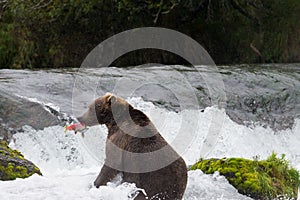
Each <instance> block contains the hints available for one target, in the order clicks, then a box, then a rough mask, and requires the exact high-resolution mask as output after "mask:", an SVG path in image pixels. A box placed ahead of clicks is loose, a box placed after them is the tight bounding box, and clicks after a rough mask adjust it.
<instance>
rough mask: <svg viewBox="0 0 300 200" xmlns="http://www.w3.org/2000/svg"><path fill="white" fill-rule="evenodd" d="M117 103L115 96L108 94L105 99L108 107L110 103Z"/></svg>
mask: <svg viewBox="0 0 300 200" xmlns="http://www.w3.org/2000/svg"><path fill="white" fill-rule="evenodd" d="M116 101H117V98H116V96H115V95H113V94H111V93H109V95H108V97H107V99H106V102H107V103H108V104H109V105H111V102H113V103H114V102H116Z"/></svg>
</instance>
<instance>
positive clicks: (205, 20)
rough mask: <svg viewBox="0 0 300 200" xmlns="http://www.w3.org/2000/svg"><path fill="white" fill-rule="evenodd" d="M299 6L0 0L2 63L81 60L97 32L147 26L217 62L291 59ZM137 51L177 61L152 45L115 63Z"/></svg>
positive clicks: (131, 60)
mask: <svg viewBox="0 0 300 200" xmlns="http://www.w3.org/2000/svg"><path fill="white" fill-rule="evenodd" d="M299 12H300V1H298V0H287V1H280V0H275V1H274V0H266V1H261V0H253V1H249V0H228V1H210V0H201V1H198V0H154V1H149V0H138V1H136V0H109V1H108V0H106V1H105V0H103V1H96V0H91V1H80V0H62V1H60V0H33V1H31V0H9V1H0V28H1V29H0V36H1V38H0V45H1V46H0V58H1V61H0V67H1V68H9V67H13V68H28V67H67V66H70V67H79V66H80V64H81V62H82V61H83V59H84V58H85V56H86V55H87V54H88V52H90V51H91V50H92V49H93V48H94V47H95V46H96V45H97V44H99V43H100V42H102V41H103V40H105V39H107V38H108V37H110V36H112V35H114V34H116V33H119V32H122V31H125V30H128V29H132V28H137V27H145V26H157V27H166V28H171V29H175V30H178V31H181V32H183V33H185V34H187V35H189V36H191V37H192V38H194V39H195V40H196V41H198V42H199V43H200V44H201V45H203V46H204V47H205V48H206V49H207V50H208V52H209V53H210V55H211V56H212V57H213V59H214V60H215V61H216V62H217V63H241V62H295V61H300V55H299V51H300V45H299V42H300V23H299V21H300V15H299V14H298V13H299ZM142 58H147V59H150V60H151V59H153V58H154V60H155V62H158V61H159V62H161V63H172V64H173V63H181V62H182V59H180V58H176V57H174V56H170V55H169V54H167V53H166V52H158V53H153V52H152V51H151V52H139V53H132V54H130V55H128V56H127V58H126V59H121V60H120V61H118V62H116V63H115V64H117V65H119V66H126V65H133V64H138V63H140V64H141V63H143V62H149V61H148V60H147V59H146V60H145V59H142ZM157 60H158V61H157ZM150 62H151V61H150Z"/></svg>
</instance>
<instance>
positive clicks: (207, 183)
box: [0, 98, 300, 200]
mask: <svg viewBox="0 0 300 200" xmlns="http://www.w3.org/2000/svg"><path fill="white" fill-rule="evenodd" d="M128 101H129V102H130V103H131V104H132V105H133V106H134V107H136V108H138V109H140V110H142V111H144V112H145V113H146V114H147V115H148V116H149V117H150V118H151V119H152V121H153V122H154V124H155V125H156V127H157V128H158V130H159V131H160V133H161V134H162V135H163V137H164V138H165V139H166V140H167V141H168V142H169V143H170V144H171V145H172V146H173V147H174V148H175V149H176V150H177V151H178V152H179V153H180V154H181V155H182V157H183V158H184V160H185V161H186V163H187V164H188V165H191V164H193V163H195V161H197V160H198V159H199V158H200V157H201V156H202V157H204V158H209V157H218V158H221V157H243V158H253V157H254V156H259V157H260V158H262V159H264V158H266V157H267V156H269V155H270V154H271V153H272V151H274V152H276V153H278V154H282V153H284V154H286V157H287V159H289V160H290V161H291V164H292V165H293V166H294V167H296V168H298V169H300V151H299V149H300V134H299V133H300V120H299V119H296V121H295V126H294V127H293V129H292V130H284V131H280V132H276V133H275V132H274V131H273V130H272V129H270V128H263V127H262V126H254V127H252V128H250V127H245V126H243V125H239V124H237V123H235V122H233V121H232V120H230V119H229V117H228V116H227V115H225V114H224V111H222V110H219V109H217V108H215V107H208V108H206V109H205V110H204V112H200V111H192V110H185V111H182V112H179V113H175V112H172V111H167V110H165V109H162V108H158V107H156V106H154V105H153V104H152V103H149V102H144V101H142V100H141V99H140V98H132V99H129V100H128ZM215 118H217V119H219V118H220V119H222V124H221V125H220V130H221V131H220V132H218V134H215V135H213V136H212V135H211V129H210V128H211V124H212V120H213V119H215ZM183 125H184V126H185V127H183V128H182V126H183ZM195 127H197V128H195ZM185 133H186V134H187V137H186V138H187V139H186V140H182V144H180V143H178V142H176V138H177V137H180V136H179V135H182V134H183V135H184V134H185ZM190 133H192V134H190ZM106 134H107V130H106V128H105V127H104V126H97V127H92V128H90V129H89V130H88V131H87V132H85V134H84V137H83V135H81V134H77V135H74V134H73V133H71V132H68V133H66V134H65V133H64V130H63V127H61V126H52V127H48V128H45V129H44V130H40V131H36V130H34V129H32V128H31V127H28V126H26V127H24V132H22V133H17V134H15V135H14V141H13V142H12V143H11V144H10V146H11V147H12V148H16V149H18V150H20V151H21V152H22V153H23V154H24V155H25V157H26V158H27V159H29V160H31V161H32V162H34V163H35V164H36V165H37V166H39V167H40V169H41V171H42V173H43V175H44V176H38V175H33V176H32V177H30V178H27V179H17V180H15V181H5V182H3V181H0V188H1V189H0V199H12V200H15V199H43V200H44V199H103V200H119V199H132V197H133V196H134V194H135V193H136V192H137V191H139V190H140V189H138V188H136V186H135V185H134V183H123V184H120V180H115V181H114V182H113V183H109V184H108V185H107V186H102V187H100V188H99V189H96V188H95V187H94V186H93V181H94V180H95V178H96V177H97V175H98V173H99V171H100V169H101V166H102V164H103V161H104V148H105V139H106ZM208 139H209V140H210V143H209V144H211V145H212V146H209V148H203V146H205V145H204V144H205V142H207V141H208ZM183 147H184V148H183ZM184 199H185V200H196V199H226V200H229V199H230V200H233V199H236V200H240V199H250V198H248V197H246V196H243V195H241V194H239V193H238V192H237V190H236V189H235V188H234V187H232V186H231V185H230V184H229V183H228V181H227V180H226V179H225V178H224V177H223V176H220V175H219V174H218V173H215V174H214V175H206V174H203V173H202V172H201V171H200V170H196V171H190V172H189V174H188V185H187V189H186V192H185V195H184Z"/></svg>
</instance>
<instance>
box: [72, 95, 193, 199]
mask: <svg viewBox="0 0 300 200" xmlns="http://www.w3.org/2000/svg"><path fill="white" fill-rule="evenodd" d="M78 121H79V122H81V123H82V124H85V125H86V126H94V125H98V124H105V125H106V127H107V129H108V136H107V140H106V149H105V150H106V158H105V162H104V165H103V167H102V169H101V171H100V173H99V175H98V177H97V179H96V180H95V182H94V185H95V186H96V187H97V188H98V187H99V186H101V185H106V184H107V182H110V181H112V180H113V179H114V178H115V177H116V176H117V175H118V174H121V175H122V178H123V179H122V180H123V182H128V183H135V184H136V186H137V187H139V188H142V189H144V190H145V193H146V194H145V193H143V192H140V193H139V194H138V195H137V197H136V198H135V199H137V200H140V199H148V200H150V199H165V200H167V199H170V200H176V199H182V196H183V194H184V191H185V188H186V184H187V167H186V164H185V162H184V160H183V159H182V158H181V157H180V156H179V155H178V154H177V153H176V152H175V151H174V150H173V148H172V147H171V146H170V145H169V144H168V143H167V142H166V141H165V139H164V138H163V137H162V136H161V135H160V134H159V132H158V131H157V130H156V128H155V127H154V125H153V124H152V122H151V121H150V119H149V118H148V117H147V116H146V115H145V114H144V113H143V112H141V111H140V110H137V109H134V108H133V107H132V106H131V105H130V104H129V103H128V102H127V101H125V100H124V99H122V98H120V97H118V96H115V95H112V94H110V93H106V94H105V95H104V96H102V97H100V98H98V99H96V100H95V101H94V103H92V104H91V105H90V106H89V108H88V110H87V111H86V112H85V113H84V114H83V115H82V116H81V117H78Z"/></svg>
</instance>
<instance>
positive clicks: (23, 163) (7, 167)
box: [0, 140, 42, 181]
mask: <svg viewBox="0 0 300 200" xmlns="http://www.w3.org/2000/svg"><path fill="white" fill-rule="evenodd" d="M35 173H37V174H39V175H42V173H41V172H40V170H39V168H38V167H37V166H35V165H34V164H33V163H32V162H30V161H28V160H26V159H25V158H24V156H23V155H22V154H21V153H20V152H19V151H17V150H12V149H10V148H9V147H8V145H7V143H6V142H5V141H2V140H0V180H3V181H6V180H14V179H16V178H27V177H29V176H31V175H33V174H35Z"/></svg>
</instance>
